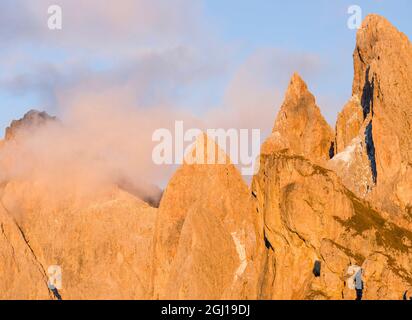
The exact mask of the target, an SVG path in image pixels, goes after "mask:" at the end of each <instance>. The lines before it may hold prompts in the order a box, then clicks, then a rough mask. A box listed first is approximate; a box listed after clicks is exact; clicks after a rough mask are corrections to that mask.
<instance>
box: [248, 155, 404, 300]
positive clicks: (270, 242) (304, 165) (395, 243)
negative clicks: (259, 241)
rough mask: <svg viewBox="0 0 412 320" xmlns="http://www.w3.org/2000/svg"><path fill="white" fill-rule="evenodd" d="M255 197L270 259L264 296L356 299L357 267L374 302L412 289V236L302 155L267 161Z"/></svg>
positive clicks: (263, 162)
mask: <svg viewBox="0 0 412 320" xmlns="http://www.w3.org/2000/svg"><path fill="white" fill-rule="evenodd" d="M252 192H253V193H254V194H255V195H256V206H257V208H258V212H259V215H260V216H261V219H263V225H264V237H265V243H266V248H267V255H268V259H267V261H266V266H265V267H263V268H262V269H263V270H265V273H266V278H265V279H264V280H263V282H262V283H261V287H262V296H263V297H265V298H270V299H342V298H343V299H354V298H355V293H354V291H353V290H350V289H349V288H348V287H347V283H346V279H347V274H346V273H347V269H348V267H349V266H350V265H359V266H362V267H363V268H364V271H365V277H364V281H365V292H364V296H365V298H366V299H384V298H383V297H384V296H385V297H387V298H389V299H401V297H402V294H403V292H404V291H405V290H406V288H408V287H409V286H410V285H411V284H412V278H411V275H412V272H411V270H410V263H411V262H412V256H411V253H412V246H411V244H412V242H411V241H412V232H410V231H409V230H408V228H405V227H404V226H400V225H398V224H395V223H392V222H390V221H389V220H388V218H387V215H385V214H384V213H379V212H378V211H376V210H375V209H374V208H373V207H371V206H370V204H368V203H367V202H365V201H363V200H361V199H359V198H357V197H356V196H355V195H354V194H353V193H352V192H350V191H349V190H347V189H346V188H345V187H344V186H343V185H342V183H341V182H340V179H339V178H338V177H337V176H336V174H334V173H333V172H332V171H329V170H326V169H324V168H322V167H320V166H318V165H315V164H313V163H311V162H310V161H309V160H307V159H305V158H303V157H299V156H296V155H289V154H285V153H273V154H272V155H262V157H261V167H260V171H259V173H258V174H257V175H256V176H255V177H254V180H253V184H252ZM377 252H380V253H381V255H380V256H379V255H377V254H376V253H377ZM316 262H318V263H320V266H321V270H320V276H319V277H315V275H314V273H313V269H314V266H315V263H316ZM388 281H389V285H388Z"/></svg>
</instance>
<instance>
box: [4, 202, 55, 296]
mask: <svg viewBox="0 0 412 320" xmlns="http://www.w3.org/2000/svg"><path fill="white" fill-rule="evenodd" d="M0 274H1V277H0V299H1V300H8V299H11V300H15V299H18V300H29V299H41V300H43V299H51V298H52V296H53V295H52V293H51V292H50V291H49V289H48V285H47V277H46V273H45V270H44V269H43V268H42V266H41V265H40V263H39V262H38V261H37V260H36V257H35V256H34V255H33V252H32V251H31V248H30V246H29V245H28V243H27V242H26V240H25V238H24V236H23V234H22V232H21V230H20V229H19V228H18V226H17V225H16V223H15V222H14V221H13V219H12V218H11V217H10V216H9V215H8V214H7V212H6V211H5V209H4V207H3V206H2V205H0Z"/></svg>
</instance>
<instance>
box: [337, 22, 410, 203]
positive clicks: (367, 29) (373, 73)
mask: <svg viewBox="0 0 412 320" xmlns="http://www.w3.org/2000/svg"><path fill="white" fill-rule="evenodd" d="M411 75H412V45H411V43H410V41H409V39H408V37H407V36H406V35H405V34H403V33H401V32H400V31H398V30H397V29H396V28H395V27H394V26H393V25H392V24H391V23H390V22H389V21H388V20H386V19H385V18H383V17H381V16H378V15H369V16H367V17H366V18H365V20H364V22H363V24H362V28H361V29H360V30H359V31H358V34H357V41H356V48H355V51H354V81H353V98H352V99H355V100H357V101H358V103H356V106H355V107H353V106H352V107H350V109H352V111H353V114H351V115H346V116H344V117H341V118H340V119H339V120H338V123H337V130H336V131H337V132H338V133H342V132H344V131H346V133H345V134H340V136H337V144H338V150H339V151H341V150H343V149H344V148H346V147H347V146H348V144H350V141H349V140H350V138H355V137H356V136H358V137H359V138H360V139H361V140H362V141H364V143H365V145H366V148H365V149H366V152H367V156H368V158H369V163H370V170H371V173H372V175H373V180H374V182H375V184H376V188H375V189H374V193H375V200H374V201H378V202H379V203H380V204H381V205H382V206H383V207H384V208H385V209H386V210H388V211H394V208H395V207H398V208H401V209H403V210H408V208H412V200H411V199H412V197H411V196H410V195H411V194H412V189H411V188H409V187H408V188H406V189H405V188H404V185H405V184H404V183H403V182H402V181H401V180H402V179H403V176H404V175H403V174H402V172H412V167H411V163H412V151H411V150H412V138H411V137H412V126H411V123H412V109H411V107H410V106H411V105H412V76H411ZM348 108H349V107H348ZM345 109H346V108H345ZM346 111H348V110H346ZM346 111H345V110H344V114H346V113H347V112H346ZM358 114H361V116H362V117H361V122H360V121H359V119H357V120H356V121H355V122H354V121H353V119H354V117H357V118H359V115H358ZM360 124H361V125H360ZM357 128H360V131H359V132H358V133H356V136H354V135H355V132H354V130H356V129H357ZM352 131H353V132H352ZM345 135H346V136H347V138H346V141H343V139H342V137H343V136H345ZM411 178H412V177H409V178H407V179H411ZM399 184H401V185H402V187H400V185H399ZM406 185H408V184H406ZM408 199H409V200H408ZM394 205H395V206H394Z"/></svg>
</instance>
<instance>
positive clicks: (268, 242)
mask: <svg viewBox="0 0 412 320" xmlns="http://www.w3.org/2000/svg"><path fill="white" fill-rule="evenodd" d="M265 246H266V249H271V250H273V247H272V244H271V243H270V241H269V240H268V238H266V237H265Z"/></svg>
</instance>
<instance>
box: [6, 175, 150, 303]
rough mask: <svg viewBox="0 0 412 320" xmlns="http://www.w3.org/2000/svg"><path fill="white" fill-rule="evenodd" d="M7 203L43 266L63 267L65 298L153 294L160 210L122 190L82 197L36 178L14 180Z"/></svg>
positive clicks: (145, 297)
mask: <svg viewBox="0 0 412 320" xmlns="http://www.w3.org/2000/svg"><path fill="white" fill-rule="evenodd" d="M2 202H3V204H4V206H5V208H7V210H8V212H9V215H10V216H13V217H14V219H15V220H16V222H17V223H18V225H19V226H20V228H21V230H22V232H23V233H24V235H25V239H26V240H27V242H28V243H30V247H31V249H32V250H33V254H34V255H35V257H36V260H37V261H38V263H39V264H40V265H41V266H42V269H43V270H48V268H49V266H52V265H57V266H59V267H60V268H61V270H62V289H61V290H58V293H59V295H60V296H61V298H62V299H64V300H65V299H148V298H149V297H150V295H149V294H150V290H151V282H150V275H151V266H150V262H151V258H150V257H151V252H152V249H151V242H152V237H153V228H154V222H155V217H156V209H154V208H152V207H150V206H149V205H147V204H146V203H144V202H143V201H141V200H139V199H137V198H135V197H133V196H131V195H130V194H128V193H126V192H123V191H121V190H119V189H117V188H111V189H110V190H109V189H108V190H107V191H105V192H103V193H101V194H96V195H95V196H94V198H93V199H87V200H81V201H79V200H77V199H76V198H75V197H73V196H72V195H67V197H65V198H61V197H59V198H55V197H54V196H53V195H52V193H51V192H50V190H48V189H47V188H44V187H43V186H40V185H38V184H36V183H33V182H32V181H18V182H17V181H12V182H9V183H8V184H7V185H6V186H4V188H3V191H2ZM26 251H27V250H26ZM33 281H34V280H33ZM43 282H44V281H42V282H39V283H43ZM30 290H32V289H31V288H30ZM32 294H33V293H32Z"/></svg>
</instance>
